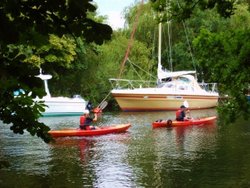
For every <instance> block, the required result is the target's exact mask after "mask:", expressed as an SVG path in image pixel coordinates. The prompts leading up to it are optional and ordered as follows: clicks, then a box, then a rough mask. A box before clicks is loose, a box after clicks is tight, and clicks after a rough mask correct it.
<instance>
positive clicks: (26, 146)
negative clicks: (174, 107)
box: [0, 109, 250, 188]
mask: <svg viewBox="0 0 250 188" xmlns="http://www.w3.org/2000/svg"><path fill="white" fill-rule="evenodd" d="M209 115H216V111H215V110H213V109H211V110H205V111H192V116H193V117H202V116H209ZM173 117H174V112H154V113H147V112H144V113H122V112H120V113H116V114H114V113H109V114H108V113H104V114H103V116H102V118H101V119H100V121H99V122H98V123H97V124H98V125H99V126H100V125H110V124H117V123H126V122H130V123H131V124H132V127H131V128H130V129H129V131H128V132H126V133H122V134H110V135H104V136H99V137H82V138H80V137H74V138H69V137H65V138H58V139H56V142H55V143H52V144H45V143H44V142H43V141H42V140H40V139H39V138H37V137H32V136H30V135H29V134H28V133H25V134H24V135H16V134H13V133H12V132H11V131H10V130H9V126H3V125H2V124H1V125H0V161H8V162H9V163H10V166H9V167H8V168H2V169H0V187H7V188H8V187H76V188H77V187H103V188H104V187H107V188H112V187H115V188H119V187H170V188H171V187H202V188H203V187H250V149H249V143H250V123H249V122H245V121H242V120H238V121H237V122H236V123H234V124H229V125H227V126H223V127H221V126H219V125H218V123H216V124H214V125H203V126H188V127H174V128H159V129H152V127H151V123H152V122H153V121H155V120H156V119H164V118H167V119H168V118H173ZM41 121H42V122H44V123H46V124H47V125H49V126H50V127H51V129H61V128H73V127H78V122H79V117H49V118H41Z"/></svg>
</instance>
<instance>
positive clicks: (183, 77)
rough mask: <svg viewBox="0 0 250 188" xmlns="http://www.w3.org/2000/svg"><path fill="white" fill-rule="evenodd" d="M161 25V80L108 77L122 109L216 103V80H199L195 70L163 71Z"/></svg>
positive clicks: (161, 108) (159, 74)
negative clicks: (185, 103)
mask: <svg viewBox="0 0 250 188" xmlns="http://www.w3.org/2000/svg"><path fill="white" fill-rule="evenodd" d="M161 27H162V24H161V23H160V24H159V39H158V40H159V41H158V43H159V44H158V71H157V77H158V80H157V81H155V82H149V81H138V80H126V79H114V78H112V79H109V81H110V82H111V85H112V87H113V89H112V90H111V94H112V95H113V97H114V98H115V100H116V101H117V103H118V105H119V106H120V108H121V109H122V110H123V111H164V110H176V109H178V108H179V107H180V106H181V104H183V102H184V101H187V102H188V103H189V109H206V108H213V107H215V106H217V102H218V97H219V94H218V92H217V86H216V83H198V81H197V79H196V78H195V76H194V75H195V74H196V71H177V72H176V71H175V72H170V71H164V70H163V69H162V65H161V30H162V28H161Z"/></svg>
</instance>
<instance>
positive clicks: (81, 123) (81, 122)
mask: <svg viewBox="0 0 250 188" xmlns="http://www.w3.org/2000/svg"><path fill="white" fill-rule="evenodd" d="M85 121H86V117H85V116H84V115H82V116H81V117H80V125H84V123H85Z"/></svg>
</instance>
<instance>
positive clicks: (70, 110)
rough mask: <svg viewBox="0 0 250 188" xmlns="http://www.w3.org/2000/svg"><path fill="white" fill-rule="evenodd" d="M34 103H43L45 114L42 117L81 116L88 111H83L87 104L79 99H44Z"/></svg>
mask: <svg viewBox="0 0 250 188" xmlns="http://www.w3.org/2000/svg"><path fill="white" fill-rule="evenodd" d="M36 101H44V103H45V105H47V106H48V107H46V108H45V112H43V113H42V115H43V116H66V115H72V116H73V115H81V114H83V113H86V112H87V111H88V110H86V109H85V107H86V105H87V102H86V101H85V100H84V99H81V98H67V97H44V98H43V99H36Z"/></svg>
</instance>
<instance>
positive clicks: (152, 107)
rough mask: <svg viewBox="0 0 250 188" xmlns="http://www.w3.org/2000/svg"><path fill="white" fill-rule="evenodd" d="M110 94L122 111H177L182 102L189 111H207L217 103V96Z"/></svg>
mask: <svg viewBox="0 0 250 188" xmlns="http://www.w3.org/2000/svg"><path fill="white" fill-rule="evenodd" d="M112 94H113V96H114V98H115V99H116V101H117V103H118V104H119V106H120V108H121V109H122V110H123V111H165V110H177V109H178V108H179V107H180V106H181V105H182V104H183V102H184V101H187V102H188V103H189V108H190V109H207V108H213V107H216V106H217V102H218V96H217V95H170V94H131V93H130V94H124V93H112Z"/></svg>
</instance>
